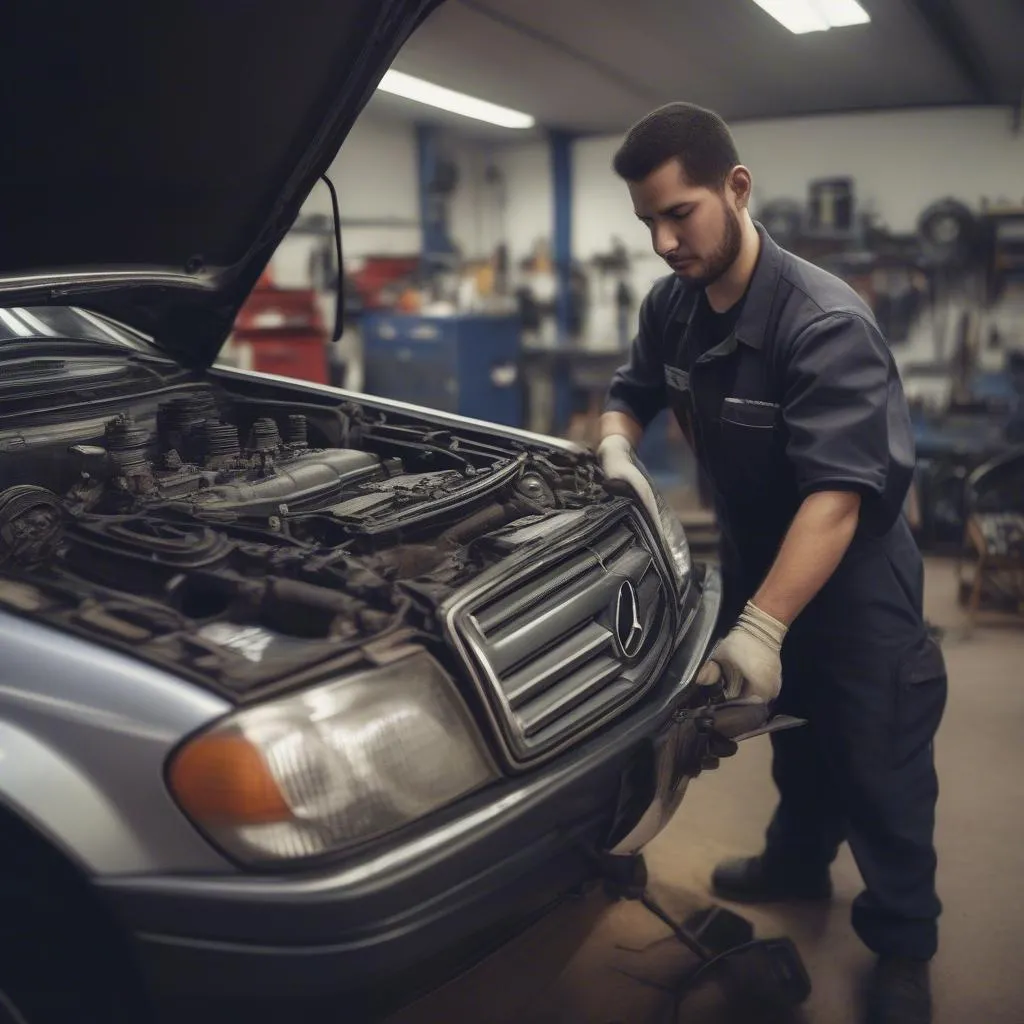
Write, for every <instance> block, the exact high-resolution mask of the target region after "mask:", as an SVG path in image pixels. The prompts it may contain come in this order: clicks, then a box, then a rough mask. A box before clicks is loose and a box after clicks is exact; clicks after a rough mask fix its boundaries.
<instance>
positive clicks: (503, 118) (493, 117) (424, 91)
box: [377, 71, 536, 128]
mask: <svg viewBox="0 0 1024 1024" xmlns="http://www.w3.org/2000/svg"><path fill="white" fill-rule="evenodd" d="M377 88H378V89H379V90H380V91H381V92H386V93H390V94H391V95H392V96H402V97H404V98H405V99H407V100H414V101H415V102H417V103H425V104H426V105H427V106H430V107H437V108H438V109H439V110H447V111H449V112H450V113H452V114H461V115H462V116H463V117H472V118H474V119H476V120H477V121H486V122H487V123H488V124H496V125H498V126H499V127H501V128H532V127H533V126H534V124H535V123H536V122H535V121H534V119H533V118H532V117H531V116H530V115H529V114H523V113H520V111H518V110H509V109H508V107H499V106H498V105H497V104H496V103H488V102H487V101H486V100H478V99H476V98H475V97H473V96H467V95H465V93H461V92H455V91H454V90H453V89H445V88H444V87H443V86H440V85H434V84H433V83H432V82H424V81H423V79H422V78H413V76H412V75H406V74H403V73H402V72H401V71H388V72H386V73H385V75H384V77H383V79H381V83H380V85H378V86H377Z"/></svg>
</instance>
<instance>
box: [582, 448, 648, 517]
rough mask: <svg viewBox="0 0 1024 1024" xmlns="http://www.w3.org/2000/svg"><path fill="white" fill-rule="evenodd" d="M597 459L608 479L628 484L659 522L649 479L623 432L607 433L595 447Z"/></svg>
mask: <svg viewBox="0 0 1024 1024" xmlns="http://www.w3.org/2000/svg"><path fill="white" fill-rule="evenodd" d="M597 460H598V462H599V463H600V464H601V469H602V470H603V471H604V475H605V476H606V477H608V479H609V480H620V481H622V482H623V483H626V484H628V485H629V486H630V487H631V488H632V489H633V491H634V493H635V494H636V496H637V497H638V498H639V499H640V501H641V502H642V503H643V505H644V508H646V509H647V511H648V513H649V514H650V516H651V519H652V520H653V521H654V522H656V523H657V522H659V521H660V519H661V516H662V508H661V505H660V503H659V502H658V496H657V494H656V493H655V491H654V488H653V487H652V486H651V484H650V481H649V480H648V479H647V477H646V475H645V474H644V471H643V469H642V468H641V467H640V459H639V458H638V457H637V454H636V449H635V448H634V447H633V445H632V444H630V442H629V438H628V437H626V436H625V435H624V434H609V435H608V436H607V437H606V438H605V439H604V440H603V441H602V442H601V443H600V445H598V448H597Z"/></svg>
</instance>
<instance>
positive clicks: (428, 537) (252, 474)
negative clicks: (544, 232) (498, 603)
mask: <svg viewBox="0 0 1024 1024" xmlns="http://www.w3.org/2000/svg"><path fill="white" fill-rule="evenodd" d="M169 390H171V391H172V392H173V393H171V394H162V395H156V396H151V397H149V398H146V399H140V400H139V401H138V402H133V403H129V404H128V405H127V407H122V408H121V409H120V410H118V411H113V412H112V414H111V415H108V416H102V417H96V416H90V418H89V419H88V420H86V419H84V418H83V419H81V420H80V421H78V422H77V423H76V421H70V422H68V421H65V422H62V423H61V424H60V426H59V428H58V427H57V426H56V425H55V424H54V423H52V422H51V423H50V424H49V425H37V426H34V427H32V428H31V429H30V428H28V427H24V428H22V429H20V430H17V431H15V430H3V431H0V472H2V476H0V479H2V480H3V481H4V487H3V490H0V608H4V609H6V610H8V611H11V612H15V613H18V614H23V615H28V616H31V617H32V618H35V619H41V620H43V621H46V622H49V623H51V624H54V625H57V626H59V627H61V628H63V629H65V630H67V631H69V632H72V633H76V634H78V635H84V636H87V637H88V638H90V639H92V640H94V641H97V642H101V643H105V644H108V645H111V646H115V647H118V648H120V649H123V650H127V651H131V652H133V653H135V654H137V655H138V656H140V657H142V658H143V659H145V660H148V661H152V662H155V663H157V664H160V665H162V666H165V667H168V666H171V667H173V669H174V670H175V671H176V672H180V673H183V674H185V675H187V676H189V677H191V678H193V679H195V680H197V681H200V682H203V683H205V684H207V685H209V686H212V687H213V688H214V689H216V690H217V691H219V692H222V693H224V694H225V695H228V696H230V697H232V698H233V699H238V700H241V699H245V698H246V697H248V696H250V695H252V694H255V693H258V692H262V691H264V690H265V688H266V687H267V686H268V685H271V684H273V685H275V686H276V685H288V684H289V683H292V684H295V685H298V684H299V683H300V682H304V681H307V680H310V679H313V678H317V677H319V676H320V675H322V674H324V673H327V672H331V671H337V670H338V669H339V668H341V667H343V666H345V665H347V664H349V663H355V662H356V661H359V660H362V659H365V658H366V657H367V656H368V652H373V651H374V650H376V651H377V652H378V656H386V655H384V654H382V653H381V652H383V651H384V650H385V649H386V648H387V647H388V646H389V645H394V644H396V643H402V642H405V641H407V640H408V639H411V638H416V639H417V640H419V641H420V642H423V643H427V644H429V645H430V646H433V647H436V648H437V652H438V656H439V657H444V652H443V650H442V649H441V643H442V641H441V630H440V627H439V625H438V623H437V609H438V607H439V605H440V604H441V603H442V602H443V601H444V600H445V599H446V598H448V597H449V596H450V595H451V594H452V593H453V592H454V591H455V590H456V589H458V588H460V587H462V586H464V585H465V584H467V583H468V582H469V581H471V580H472V579H473V577H474V576H476V575H478V574H479V573H480V572H482V571H483V570H484V569H486V568H487V567H488V566H491V565H494V564H496V563H498V562H500V561H501V560H503V559H506V558H509V557H511V556H513V555H514V554H515V552H516V550H517V548H518V547H519V546H520V545H522V544H526V543H528V542H529V540H528V538H532V540H534V541H535V540H536V538H537V536H538V532H537V531H538V530H539V531H540V532H541V534H545V533H548V532H549V531H553V532H559V531H560V530H561V529H567V528H571V525H572V522H573V521H574V520H576V519H578V517H579V516H580V515H581V514H584V511H585V510H586V509H587V508H588V507H591V506H593V505H594V504H595V502H596V503H600V502H603V501H607V500H608V495H607V493H606V492H605V491H604V490H603V489H602V488H600V487H599V485H598V484H597V482H596V479H595V475H594V471H593V468H592V466H590V465H589V463H587V461H586V460H580V459H575V458H573V457H571V456H567V455H565V454H563V453H561V452H559V451H557V450H551V451H548V450H543V451H542V450H538V449H536V448H530V447H529V446H527V445H525V444H518V443H516V442H514V441H510V442H504V441H503V440H500V439H497V438H495V437H492V436H490V435H489V434H487V433H485V432H480V431H476V432H473V431H469V432H467V433H466V434H465V435H462V434H455V433H454V432H452V431H449V430H446V429H440V428H434V427H432V426H431V425H430V424H426V423H422V422H418V421H416V420H415V419H414V418H412V417H404V416H402V415H395V414H391V413H388V412H384V411H381V410H375V409H372V408H368V407H363V406H361V405H357V404H354V403H353V404H347V405H344V406H342V407H340V408H339V407H338V405H337V401H336V400H335V402H334V403H333V404H332V405H330V406H328V405H323V406H320V405H315V404H312V405H311V404H307V403H303V404H298V405H297V404H296V403H289V402H288V401H287V400H285V401H281V400H275V399H266V398H240V397H238V396H235V395H231V394H228V393H227V392H225V391H222V390H220V389H218V388H215V387H213V386H212V385H209V384H203V385H196V386H192V387H187V388H177V389H169ZM512 527H514V528H512ZM524 527H531V528H532V529H524Z"/></svg>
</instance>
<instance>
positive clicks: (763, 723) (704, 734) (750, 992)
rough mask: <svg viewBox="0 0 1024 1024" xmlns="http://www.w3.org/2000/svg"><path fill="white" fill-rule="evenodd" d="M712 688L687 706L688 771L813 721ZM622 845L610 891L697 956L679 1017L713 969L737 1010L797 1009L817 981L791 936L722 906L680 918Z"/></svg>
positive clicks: (680, 994) (606, 870) (682, 987)
mask: <svg viewBox="0 0 1024 1024" xmlns="http://www.w3.org/2000/svg"><path fill="white" fill-rule="evenodd" d="M709 689H710V692H711V701H710V703H709V704H708V705H707V706H705V707H701V708H698V709H695V710H694V711H692V712H687V714H688V715H691V714H692V715H693V716H694V717H695V718H696V724H697V736H698V743H697V746H696V748H695V749H693V750H691V751H689V752H687V754H686V755H685V756H686V760H687V762H688V767H687V768H684V769H682V770H683V771H686V772H689V771H690V770H693V771H696V769H695V768H694V766H693V765H692V764H691V763H690V758H693V759H694V760H696V761H697V763H698V764H700V765H701V766H702V767H709V766H712V765H714V764H716V763H717V760H718V756H719V755H725V754H727V753H731V752H735V745H736V744H737V743H739V742H742V741H743V740H745V739H751V738H753V737H754V736H761V735H765V734H767V733H772V732H779V731H781V730H783V729H792V728H796V727H798V726H801V725H805V724H806V722H805V721H804V720H803V719H800V718H793V717H791V716H788V715H776V716H774V717H769V710H768V707H767V706H766V705H765V704H762V703H760V702H756V703H755V702H752V701H750V700H745V699H740V700H734V701H724V700H723V699H722V690H721V687H720V686H717V687H712V688H709ZM677 767H678V766H677ZM619 849H620V848H615V850H613V851H612V852H611V853H607V854H605V855H603V856H602V857H601V859H600V867H601V871H602V874H603V876H604V879H605V884H606V888H607V890H608V892H609V894H610V895H611V896H612V897H613V898H615V899H627V900H636V901H637V902H639V903H640V904H641V905H642V906H643V907H645V908H646V909H647V910H648V911H650V913H652V914H653V915H654V916H655V917H657V918H658V920H659V921H661V922H662V923H663V924H665V925H667V926H668V928H669V929H670V930H671V931H672V934H673V936H674V937H675V938H676V939H677V940H678V941H679V942H680V943H682V945H684V946H685V947H686V948H687V949H688V950H689V951H690V952H691V953H692V954H693V955H694V956H695V957H696V958H697V965H696V967H694V968H693V969H692V970H691V971H689V972H688V973H687V974H686V975H684V976H683V977H682V978H681V979H680V980H679V981H678V982H677V983H676V985H675V987H674V990H673V995H674V997H675V999H676V1012H677V1015H678V1010H679V1007H680V1005H681V1004H682V1002H683V1000H684V999H685V998H686V996H688V995H689V994H690V993H691V992H693V991H695V990H696V988H697V987H698V986H699V985H700V984H701V983H702V982H704V981H705V980H707V979H708V978H710V977H711V976H712V972H715V973H720V974H721V975H722V977H721V978H720V981H721V982H722V983H723V984H722V988H723V990H724V992H725V993H726V997H727V999H728V1000H729V1002H730V1004H732V1006H733V1008H734V1009H735V1010H737V1011H741V1010H742V1009H743V1008H751V1009H753V1008H755V1007H756V1008H758V1009H760V1010H765V1009H770V1010H784V1009H791V1008H793V1007H796V1006H799V1005H800V1004H801V1003H803V1002H804V1001H805V1000H806V999H807V997H808V996H809V995H810V993H811V979H810V976H809V975H808V973H807V970H806V968H805V967H804V965H803V961H802V959H801V957H800V953H799V951H798V950H797V948H796V946H795V944H794V943H793V941H792V940H791V939H788V938H768V939H757V938H755V937H754V928H753V925H752V924H751V923H750V922H749V921H747V920H746V919H745V918H743V917H741V916H740V915H739V914H736V913H734V912H733V911H730V910H725V909H724V908H723V907H718V906H712V907H708V908H705V909H703V910H700V911H698V912H697V913H695V914H692V915H691V916H690V917H689V918H687V920H686V921H684V922H682V923H680V922H678V921H676V920H675V919H674V918H673V917H672V916H671V915H670V914H669V913H668V911H666V910H665V908H664V907H663V906H662V905H661V904H660V903H659V902H658V900H657V899H656V898H655V897H654V896H653V895H652V894H651V892H650V891H649V889H648V885H647V865H646V862H645V861H644V858H643V855H642V854H641V853H632V854H628V853H627V854H626V855H623V854H621V853H619V852H617V851H618V850H619ZM719 968H720V969H721V970H720V972H719V971H718V970H717V969H719Z"/></svg>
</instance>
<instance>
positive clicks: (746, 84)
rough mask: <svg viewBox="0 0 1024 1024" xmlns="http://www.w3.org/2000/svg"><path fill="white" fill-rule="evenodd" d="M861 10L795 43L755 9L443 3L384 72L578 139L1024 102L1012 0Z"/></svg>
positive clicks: (903, 3)
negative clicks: (649, 123) (684, 126)
mask: <svg viewBox="0 0 1024 1024" xmlns="http://www.w3.org/2000/svg"><path fill="white" fill-rule="evenodd" d="M860 2H861V4H862V6H864V7H865V9H866V10H867V11H868V13H869V14H870V15H871V19H872V20H871V23H870V24H868V25H862V26H854V27H850V28H843V29H836V30H833V31H830V32H817V33H810V34H808V35H799V36H798V35H793V34H791V33H790V32H788V31H786V29H784V28H783V27H782V26H781V25H779V24H778V23H777V22H776V21H774V20H773V19H772V18H770V17H769V16H768V15H767V14H765V12H764V11H763V10H761V9H760V8H759V7H758V6H756V5H755V4H754V3H753V2H752V0H629V2H628V3H626V2H624V0H447V2H446V3H444V4H443V5H442V6H441V7H440V8H439V9H438V10H437V11H436V12H435V13H434V14H433V15H432V16H431V18H430V19H429V20H428V21H427V22H426V24H424V25H423V26H422V28H421V29H420V30H419V31H418V32H417V33H416V35H415V36H414V37H413V38H412V39H411V40H410V41H409V42H408V43H407V44H406V46H405V48H404V49H403V50H402V52H401V54H400V55H399V58H398V59H397V60H396V61H395V65H394V66H395V68H396V69H398V70H401V71H405V72H407V73H409V74H412V75H417V76H418V77H421V78H425V79H428V80H429V81H432V82H436V83H438V84H441V85H445V86H448V87H449V88H452V89H457V90H459V91H461V92H465V93H469V94H471V95H473V96H478V97H480V98H482V99H487V100H490V101H492V102H495V103H500V104H502V105H503V106H508V107H513V108H515V109H517V110H523V111H526V112H527V113H530V114H533V115H534V117H535V118H536V119H537V121H538V123H539V124H540V125H542V126H544V127H548V128H561V129H565V130H569V131H574V132H581V133H589V132H611V133H615V132H620V131H623V130H624V129H625V128H626V127H628V126H629V125H630V124H631V123H632V122H633V121H634V120H636V119H637V118H638V117H640V116H642V115H643V114H644V113H645V112H646V111H647V110H649V109H650V108H651V107H653V106H655V105H657V104H660V103H665V102H668V101H670V100H675V99H686V100H690V101H692V102H696V103H700V104H703V105H705V106H709V107H711V108H713V109H715V110H717V111H719V112H720V113H721V114H722V115H723V116H724V117H726V119H728V120H730V121H740V120H746V119H753V118H775V117H789V116H798V115H808V114H817V113H826V112H834V111H851V110H877V109H885V108H896V107H919V106H933V105H956V104H981V105H1007V106H1013V105H1017V104H1019V103H1020V102H1021V97H1022V90H1024V60H1022V59H1021V57H1020V40H1022V39H1024V4H1022V3H1020V2H1019V0H982V2H979V0H860ZM374 106H375V107H376V108H377V109H378V110H382V111H385V112H387V111H391V112H400V113H403V114H412V115H414V116H417V117H420V118H423V117H424V116H425V112H426V111H427V108H424V107H421V106H417V105H415V104H411V103H408V102H407V101H398V100H393V99H390V98H387V99H385V98H384V97H378V98H377V99H375V101H374ZM445 120H446V122H447V123H459V124H460V125H463V126H468V125H470V124H471V123H470V122H466V121H465V120H464V119H461V118H460V119H456V121H452V120H450V119H445ZM486 134H491V135H493V134H495V132H487V133H486ZM497 134H501V132H500V131H499V132H497ZM505 134H509V133H505ZM520 137H521V136H520Z"/></svg>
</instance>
